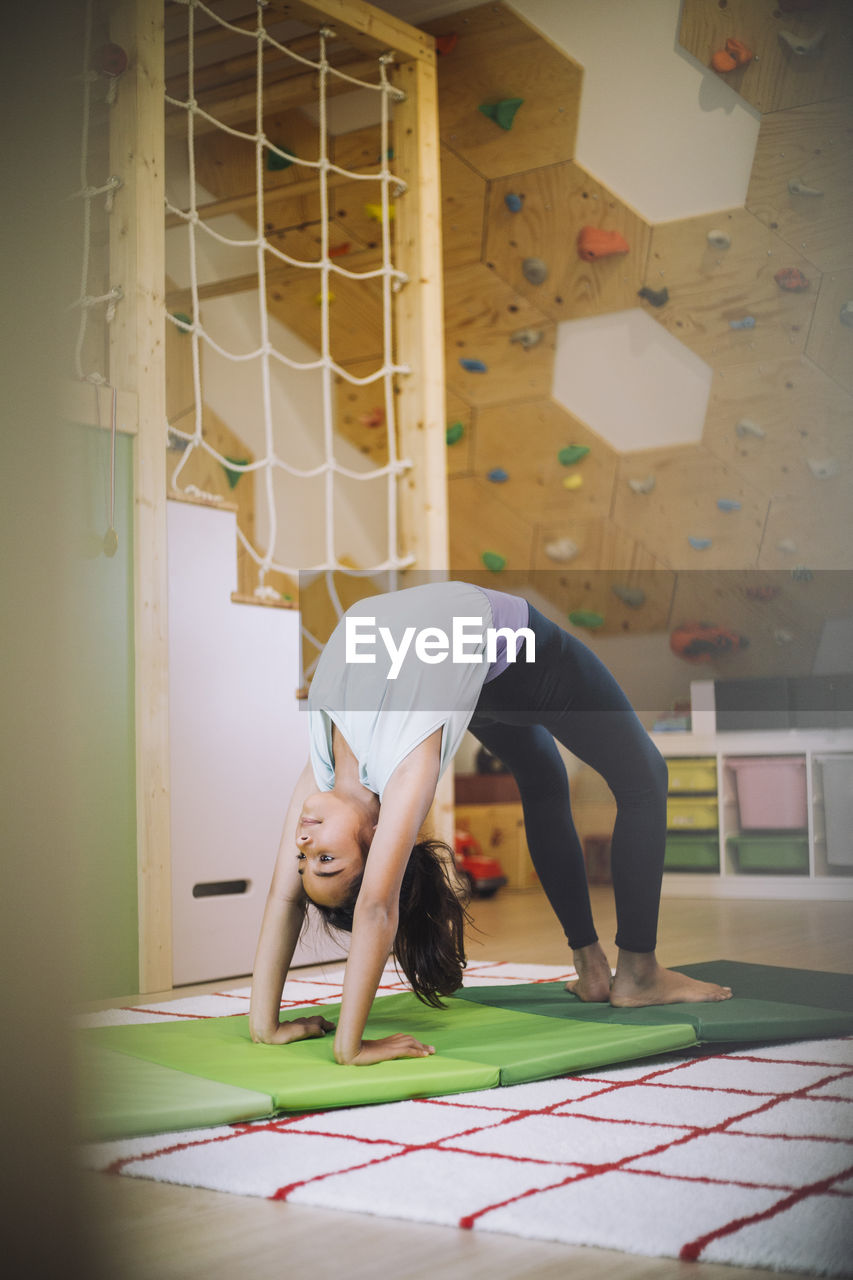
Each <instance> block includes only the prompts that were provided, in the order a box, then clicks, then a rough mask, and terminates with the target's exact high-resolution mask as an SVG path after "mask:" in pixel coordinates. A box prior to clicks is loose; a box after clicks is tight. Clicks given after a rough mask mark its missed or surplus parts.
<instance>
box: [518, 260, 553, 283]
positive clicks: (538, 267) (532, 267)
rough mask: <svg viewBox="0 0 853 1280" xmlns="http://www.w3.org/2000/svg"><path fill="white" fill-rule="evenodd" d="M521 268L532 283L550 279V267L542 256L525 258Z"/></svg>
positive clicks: (526, 278)
mask: <svg viewBox="0 0 853 1280" xmlns="http://www.w3.org/2000/svg"><path fill="white" fill-rule="evenodd" d="M521 270H522V272H523V274H524V278H525V280H528V281H529V282H530V284H544V283H545V281H546V280H547V279H548V267H547V264H546V263H544V262H543V261H542V259H541V258H525V259H524V261H523V262H522V264H521Z"/></svg>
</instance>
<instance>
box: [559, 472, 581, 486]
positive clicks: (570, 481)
mask: <svg viewBox="0 0 853 1280" xmlns="http://www.w3.org/2000/svg"><path fill="white" fill-rule="evenodd" d="M582 484H583V476H581V475H578V474H577V472H575V474H574V475H571V476H566V478H565V480H564V481H563V488H564V489H580V487H581V486H582Z"/></svg>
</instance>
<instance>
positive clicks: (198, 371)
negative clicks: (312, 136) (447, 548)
mask: <svg viewBox="0 0 853 1280" xmlns="http://www.w3.org/2000/svg"><path fill="white" fill-rule="evenodd" d="M175 3H177V4H181V5H184V6H186V8H187V28H188V29H187V48H188V69H187V95H186V99H185V100H180V99H178V98H174V97H171V96H170V95H168V94H167V95H166V101H167V102H168V103H170V104H171V105H172V106H173V107H176V108H180V109H182V110H184V111H185V112H186V119H187V168H188V178H189V199H188V207H186V208H178V207H176V205H174V204H173V203H171V202H169V201H168V200H167V209H168V212H169V213H170V214H172V215H174V217H175V218H176V219H178V220H180V221H181V222H183V223H185V224H186V227H187V231H188V237H189V279H190V297H191V315H190V316H189V319H187V318H186V317H183V316H180V315H171V314H170V315H169V317H168V318H169V321H170V322H171V323H172V324H174V325H176V326H177V327H178V328H179V329H180V330H181V331H183V332H184V333H187V332H188V333H189V337H190V341H191V344H192V378H193V399H194V424H193V430H192V431H179V430H177V429H176V427H175V426H172V427H170V428H169V435H170V438H171V440H172V441H175V440H177V441H182V442H183V444H184V446H185V449H184V454H183V457H182V459H181V461H180V462H179V464H178V466H177V467H176V469H175V472H174V474H173V477H172V483H173V485H175V486H178V482H179V479H180V475H181V472H182V471H183V469H184V467H185V466H186V463H187V461H188V459H189V457H190V456H191V454H192V453H193V451H194V450H197V449H202V450H204V451H205V452H206V453H207V454H209V455H210V456H211V457H213V458H215V459H216V460H217V461H218V462H219V463H220V464H221V465H222V466H223V467H225V468H226V469H227V470H229V471H231V472H235V473H244V472H259V473H260V474H261V475H262V476H263V481H264V489H265V496H266V504H267V511H268V529H267V537H266V546H265V547H264V548H260V547H255V546H253V545H251V543H250V541H249V539H248V538H247V537H246V535H245V534H244V533H243V532H242V531H241V530H239V529H238V537H239V538H240V541H241V543H242V545H243V546H244V547H245V549H246V551H247V552H248V554H249V556H250V557H251V559H252V560H253V561H254V563H255V564H256V565H257V568H258V579H259V587H258V588H257V592H256V594H258V595H259V596H261V597H263V596H264V595H265V594H267V593H269V592H271V589H270V588H268V587H266V586H265V578H266V575H267V574H268V573H269V572H270V570H277V571H280V572H282V573H285V574H289V575H295V574H297V573H300V572H302V573H306V572H310V573H317V574H320V573H323V574H325V576H326V582H327V586H328V590H329V594H330V597H331V599H332V601H333V603H334V605H335V608H336V611H337V613H338V615H340V613H341V612H342V610H341V606H340V602H339V599H338V596H337V592H336V590H335V585H334V580H333V576H332V575H333V572H334V571H341V572H346V573H353V574H359V575H369V574H378V573H380V572H382V573H389V574H390V575H391V578H390V581H391V582H392V585H393V575H394V574H395V573H396V571H397V570H398V569H400V568H403V567H404V566H406V565H408V564H410V563H411V560H412V558H411V557H402V556H401V555H400V554H399V553H398V542H399V539H398V520H397V486H398V478H399V477H400V476H401V475H402V474H403V473H404V472H405V471H406V470H407V469H408V468H409V466H410V463H409V462H408V461H406V460H405V459H401V458H400V457H399V456H398V453H397V443H396V436H397V432H396V422H395V403H394V402H395V396H394V379H395V377H396V376H397V375H401V374H405V373H407V372H409V370H408V368H407V366H406V365H405V364H400V363H396V362H395V344H394V325H393V294H394V292H395V291H396V290H399V289H400V288H402V287H403V286H404V285H405V283H406V276H405V274H404V273H403V272H401V271H399V270H398V269H397V268H396V267H395V266H394V263H393V260H392V245H391V233H390V227H391V217H392V195H393V196H394V197H396V196H397V195H400V194H402V193H403V192H404V191H405V184H404V183H402V182H401V181H400V180H399V179H398V178H397V177H395V175H394V174H393V173H392V172H391V169H390V167H389V155H390V154H392V153H391V152H390V130H391V105H392V103H393V102H394V101H395V100H400V99H402V98H403V97H404V95H403V94H402V92H401V91H400V90H399V89H397V88H396V87H395V86H394V85H392V84H391V82H390V81H389V79H388V66H389V63H390V62H391V61H392V60H393V55H392V54H385V55H383V56H382V57H380V58H379V59H378V73H379V78H378V83H375V84H374V83H369V82H366V81H363V80H360V79H356V78H355V77H353V76H351V75H349V74H347V73H346V72H345V71H344V70H342V69H339V68H337V67H335V66H333V65H331V64H330V62H329V60H328V57H327V49H328V46H329V44H330V42H332V41H333V40H334V38H335V33H334V31H333V30H331V29H330V28H328V27H325V28H323V29H321V30H320V31H319V32H318V34H317V40H318V46H319V53H318V56H317V59H316V61H314V60H312V59H310V58H307V57H305V56H303V55H302V54H300V53H296V52H294V51H293V50H292V49H289V48H288V47H287V46H286V45H284V44H281V43H279V42H278V41H277V40H276V39H274V38H273V36H272V35H271V34H270V33H269V31H268V30H267V29H266V27H265V25H264V10H265V8H266V7H267V6H266V3H265V0H259V2H258V4H257V25H256V27H255V28H254V29H250V30H247V29H246V27H245V25H236V24H235V23H232V22H229V21H227V20H226V19H224V18H222V17H220V16H219V15H218V14H216V13H215V12H214V10H213V9H211V8H210V7H208V5H206V4H204V3H203V0H175ZM197 13H200V14H203V15H204V16H205V18H206V19H208V20H209V21H210V22H213V23H218V24H219V25H220V26H221V27H222V28H224V29H225V30H226V31H228V32H230V33H233V35H234V37H235V38H239V39H240V40H241V41H254V43H255V46H256V70H255V77H256V94H255V118H254V129H253V131H251V132H247V131H246V130H244V129H237V128H234V127H232V126H230V125H228V124H224V123H223V122H222V121H221V120H218V119H217V118H216V117H215V116H214V115H212V114H210V113H209V112H208V111H206V110H205V109H204V108H203V107H202V106H201V105H200V104H199V102H198V101H197V98H196V87H195V81H196V66H195V33H196V14H197ZM271 50H275V51H277V52H278V53H279V54H280V55H281V56H282V57H286V58H289V59H292V60H293V61H294V62H296V63H299V64H301V65H302V66H303V67H305V68H306V69H309V70H311V71H312V72H315V73H316V75H317V83H318V113H319V139H318V148H319V154H318V158H317V159H316V160H309V159H306V158H304V157H300V156H297V155H294V154H293V153H292V152H291V151H290V150H288V151H284V150H282V149H281V148H280V147H278V146H276V145H275V144H274V143H273V142H272V141H271V140H270V139H269V138H268V137H267V136H266V134H265V132H264V72H265V53H266V54H267V55H268V54H269V51H271ZM330 77H338V78H340V79H342V80H344V81H347V82H349V83H350V84H351V85H352V86H353V87H354V88H357V89H366V90H370V91H372V92H375V93H378V94H379V101H380V109H381V121H380V130H381V149H380V162H379V163H380V170H379V172H374V173H370V174H365V173H363V172H362V173H359V172H353V171H351V170H348V169H344V168H341V167H340V166H339V165H337V164H334V163H333V162H332V160H331V159H330V158H329V126H328V110H327V97H328V86H329V79H330ZM199 118H202V119H203V120H204V121H205V122H206V128H214V129H218V130H221V131H223V132H224V133H226V134H230V135H231V136H232V137H235V138H239V139H242V140H243V141H245V142H248V143H250V144H251V145H252V146H253V148H254V172H255V187H256V190H255V199H256V207H257V218H256V226H255V234H254V236H251V237H249V238H243V239H237V238H233V237H229V236H226V235H223V234H222V233H221V232H220V231H218V230H216V229H215V228H214V227H213V226H211V225H210V222H209V221H208V220H205V218H204V217H203V216H201V215H200V213H199V204H198V183H197V177H196V126H197V121H198V120H199ZM269 155H272V156H276V157H279V158H280V159H281V160H282V161H284V162H286V163H287V164H288V165H289V164H295V165H298V166H300V167H301V168H304V169H308V170H313V171H314V172H315V173H316V177H317V190H318V195H319V206H320V251H319V258H318V259H316V260H313V261H305V260H302V259H298V258H294V257H291V256H290V255H288V254H287V253H284V252H283V251H282V250H281V249H280V248H278V246H277V245H275V244H273V243H272V242H271V241H270V239H269V238H268V237H267V235H266V234H265V226H266V223H265V197H266V194H267V193H266V192H265V187H264V171H265V166H266V161H267V157H268V156H269ZM332 173H334V174H337V175H341V176H342V177H344V178H346V179H347V181H353V182H363V181H367V182H373V183H379V186H380V191H381V205H380V207H381V217H380V218H379V221H380V224H381V228H382V254H381V265H380V266H378V267H377V268H376V269H373V270H365V271H361V272H357V271H351V270H348V269H347V268H346V267H345V266H343V265H342V263H341V262H340V261H338V260H336V259H335V258H334V257H333V256H332V255H331V254H330V236H329V231H330V219H329V208H328V193H329V175H330V174H332ZM200 236H208V237H212V239H213V240H215V241H217V242H219V243H220V244H223V245H227V246H239V247H240V248H244V249H245V248H247V247H253V248H254V250H255V260H256V268H255V270H256V273H257V296H258V308H259V334H260V341H259V343H258V345H257V347H256V348H255V349H253V350H250V351H243V352H238V351H233V350H227V349H226V348H225V347H224V346H222V345H221V343H219V342H218V341H216V339H215V338H214V337H213V336H212V334H211V333H210V332H209V331H208V329H206V328H205V325H204V323H203V320H202V299H201V298H200V288H199V261H198V245H199V237H200ZM267 254H269V255H271V257H272V258H273V259H277V260H278V261H280V262H282V263H284V264H287V265H288V266H291V267H296V268H300V269H303V270H305V271H307V272H314V273H316V276H317V278H318V285H319V289H318V295H317V301H318V305H319V307H320V352H319V355H318V357H317V358H316V359H314V360H309V361H302V362H300V361H298V360H294V359H292V358H291V357H289V356H288V355H286V354H285V353H284V352H283V351H280V350H277V349H276V347H275V345H274V343H273V341H272V338H271V326H270V319H269V316H268V313H267V261H266V257H267ZM335 276H345V277H348V278H349V279H351V280H356V281H369V280H375V279H379V280H381V286H382V304H381V305H382V335H383V337H382V343H383V351H382V363H381V365H380V367H379V368H377V369H376V370H375V371H373V372H372V373H370V374H369V375H367V376H366V377H356V376H354V375H353V374H352V373H351V372H350V371H349V370H348V369H347V368H345V367H344V366H343V365H342V364H340V363H338V362H337V361H336V360H335V355H334V353H333V351H332V349H331V340H330V317H329V307H330V302H331V288H330V286H331V283H332V281H333V279H334V277H335ZM205 345H206V346H207V347H209V348H211V349H212V350H213V351H216V352H217V353H218V354H219V355H220V356H221V357H223V358H224V359H225V360H229V361H234V362H247V361H252V362H256V363H257V369H258V378H259V383H260V402H261V405H262V412H263V433H264V451H263V457H260V458H258V459H257V460H255V461H253V462H247V463H239V462H235V461H233V460H232V459H228V458H226V457H224V456H223V455H222V454H221V453H220V452H218V451H217V450H216V449H215V448H214V447H213V446H212V444H211V443H210V441H209V440H208V439H207V438H206V437H205V435H204V433H203V408H204V395H203V387H202V360H201V353H202V349H203V346H205ZM276 364H278V365H282V366H285V367H286V368H288V369H290V370H292V371H294V375H296V374H298V373H299V372H300V371H308V370H319V371H320V375H321V387H322V461H321V462H320V463H319V465H317V466H314V467H310V468H299V467H297V466H294V465H292V463H291V462H289V461H288V460H287V457H286V456H284V455H285V454H286V449H287V440H286V439H276V436H275V433H274V412H273V390H274V388H273V380H272V378H271V370H272V368H273V367H274V365H276ZM335 378H339V379H343V380H344V381H345V382H347V383H349V384H351V385H353V386H365V385H368V384H373V383H376V384H381V386H382V389H383V393H384V415H385V422H386V424H387V436H388V461H387V463H386V464H385V465H384V466H381V467H375V468H373V469H371V470H366V471H362V470H353V469H351V468H348V467H346V466H344V465H342V463H341V462H339V461H338V460H337V458H336V456H335V393H334V379H335ZM276 470H280V471H284V472H287V473H288V474H289V475H290V476H293V477H297V478H300V479H306V480H307V479H310V478H311V477H315V476H322V477H323V478H324V499H325V500H324V516H323V519H324V529H323V555H322V558H321V559H319V560H318V561H317V562H316V563H314V564H310V565H293V564H288V563H286V562H285V561H283V560H282V559H280V558H277V556H276V543H277V537H278V531H279V524H280V520H279V514H278V512H277V510H276V495H275V491H274V483H273V481H274V473H275V472H276ZM336 476H343V477H347V478H349V479H351V480H357V481H360V482H362V481H370V480H377V479H378V478H380V477H385V481H386V483H385V503H386V508H387V548H386V552H385V555H384V558H383V559H382V560H381V561H380V562H379V563H377V564H373V565H370V566H364V567H360V568H359V569H357V570H354V569H352V568H351V567H348V566H346V565H344V564H341V563H340V560H339V558H338V556H337V554H336V542H335V505H336V504H335V477H336ZM272 594H277V593H274V592H273V593H272ZM305 634H306V635H307V637H308V639H309V640H310V641H311V642H312V643H313V644H314V645H316V646H317V647H318V648H319V647H320V644H319V642H318V641H317V640H316V638H315V637H313V636H311V635H310V633H308V632H305Z"/></svg>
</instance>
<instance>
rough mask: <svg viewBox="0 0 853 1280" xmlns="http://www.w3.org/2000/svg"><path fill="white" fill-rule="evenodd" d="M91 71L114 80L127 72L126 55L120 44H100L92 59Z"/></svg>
mask: <svg viewBox="0 0 853 1280" xmlns="http://www.w3.org/2000/svg"><path fill="white" fill-rule="evenodd" d="M92 69H93V70H94V71H97V72H98V73H99V75H102V76H109V77H110V79H114V78H115V77H116V76H120V75H122V74H123V73H124V72H125V71H127V54H126V53H125V51H124V49H122V47H121V45H120V44H112V43H110V44H102V45H101V47H100V48H99V49H98V50H97V51H96V53H95V56H94V58H93V59H92Z"/></svg>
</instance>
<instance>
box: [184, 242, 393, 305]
mask: <svg viewBox="0 0 853 1280" xmlns="http://www.w3.org/2000/svg"><path fill="white" fill-rule="evenodd" d="M381 262H382V254H381V252H380V251H379V250H378V249H364V250H363V251H362V252H360V253H348V254H347V256H346V267H347V270H348V271H371V270H372V269H373V268H374V267H378V266H380V265H381ZM266 275H267V287H268V288H270V289H272V288H278V289H281V288H283V287H284V286H285V285H287V284H289V283H290V282H291V281H293V280H304V279H305V268H304V267H291V266H288V265H287V264H286V263H282V265H281V266H280V267H269V268H268V269H267V273H266ZM257 287H258V274H257V272H256V271H250V272H248V273H247V274H246V275H244V276H229V277H228V278H227V279H225V280H212V281H211V282H210V284H201V285H199V287H198V300H199V302H207V301H209V300H210V299H211V298H225V297H229V296H230V295H232V294H235V293H249V292H251V290H252V289H257ZM317 288H318V290H319V288H320V272H319V271H318V272H317ZM191 306H192V293H191V291H190V290H189V289H175V290H171V291H170V292H169V293H167V295H166V308H167V310H169V311H183V312H186V311H187V310H188V309H189V308H190V307H191Z"/></svg>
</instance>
